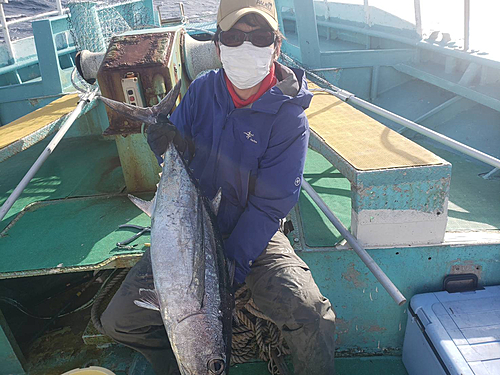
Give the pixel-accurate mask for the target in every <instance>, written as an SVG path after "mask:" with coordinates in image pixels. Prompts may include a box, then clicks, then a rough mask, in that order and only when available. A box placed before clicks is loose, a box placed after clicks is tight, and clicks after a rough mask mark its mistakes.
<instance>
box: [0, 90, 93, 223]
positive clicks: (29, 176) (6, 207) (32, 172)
mask: <svg viewBox="0 0 500 375" xmlns="http://www.w3.org/2000/svg"><path fill="white" fill-rule="evenodd" d="M96 93H97V89H95V90H93V91H92V92H89V93H87V94H85V95H84V97H82V98H81V99H80V102H79V103H78V105H77V106H76V108H75V109H74V110H73V111H72V112H71V113H70V115H69V117H68V118H67V119H66V121H64V124H63V125H62V126H61V129H59V131H58V132H57V133H56V135H55V136H54V138H52V140H51V141H50V143H49V144H48V146H47V147H46V148H45V150H43V151H42V153H41V154H40V156H39V157H38V159H37V160H36V161H35V163H34V164H33V165H32V166H31V168H30V170H29V171H28V173H26V175H25V176H24V177H23V179H22V180H21V182H20V183H19V184H18V185H17V186H16V188H15V189H14V191H13V192H12V193H11V194H10V196H9V198H7V200H6V201H5V203H4V204H3V206H2V207H1V208H0V221H1V220H3V218H4V217H5V215H7V212H8V211H9V210H10V208H11V207H12V205H13V204H14V202H15V201H16V200H17V199H18V198H19V196H20V195H21V193H22V192H23V190H24V189H25V188H26V186H27V185H28V184H29V182H30V181H31V179H32V178H33V177H34V176H35V174H36V173H37V172H38V170H39V169H40V167H41V166H42V165H43V163H44V162H45V160H47V158H48V157H49V155H50V154H52V152H53V151H54V149H55V148H56V147H57V145H58V144H59V142H60V141H61V139H62V137H64V135H65V134H66V132H67V131H68V130H69V128H70V127H71V125H73V123H74V122H75V120H76V118H77V117H78V115H80V113H81V112H82V110H83V108H84V107H85V105H86V104H87V103H88V102H90V101H91V100H92V99H93V98H94V97H95V95H96Z"/></svg>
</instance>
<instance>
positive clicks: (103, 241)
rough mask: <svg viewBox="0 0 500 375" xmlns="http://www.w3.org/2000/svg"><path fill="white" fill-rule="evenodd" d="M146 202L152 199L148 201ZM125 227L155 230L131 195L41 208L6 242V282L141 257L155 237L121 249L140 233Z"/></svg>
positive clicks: (2, 240) (1, 267)
mask: <svg viewBox="0 0 500 375" xmlns="http://www.w3.org/2000/svg"><path fill="white" fill-rule="evenodd" d="M145 198H146V197H145ZM121 224H135V225H140V226H149V225H151V219H150V218H149V217H148V216H147V215H146V214H144V213H142V212H141V211H140V210H139V209H138V208H137V207H135V206H134V205H133V204H132V202H130V200H129V199H128V198H127V196H125V195H120V196H111V197H110V196H103V197H88V198H70V199H63V200H56V201H49V202H40V203H35V204H33V206H31V207H30V208H29V209H28V210H27V211H26V212H23V214H22V216H20V218H19V220H17V221H16V222H15V223H14V224H13V225H12V226H11V227H10V228H8V229H7V230H5V231H4V232H3V237H0V249H1V251H0V256H1V258H2V261H1V262H0V277H1V276H2V275H3V274H4V275H6V274H8V273H13V272H16V273H21V272H26V273H27V274H29V273H30V272H29V271H34V270H55V269H57V268H72V267H85V266H92V265H96V264H99V263H103V262H105V261H107V260H108V259H110V258H111V257H115V256H119V255H124V254H134V253H137V254H140V253H142V252H143V251H144V250H145V247H144V245H143V244H144V243H149V242H151V240H150V236H149V234H147V235H143V236H141V237H140V238H138V239H137V240H135V241H134V242H132V243H131V245H134V244H137V248H136V249H120V248H118V247H117V246H116V243H117V242H121V241H124V240H126V239H128V238H130V237H132V236H133V235H134V234H135V233H137V230H133V229H118V226H119V225H121Z"/></svg>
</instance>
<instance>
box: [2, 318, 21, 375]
mask: <svg viewBox="0 0 500 375" xmlns="http://www.w3.org/2000/svg"><path fill="white" fill-rule="evenodd" d="M22 362H24V358H23V356H22V354H21V351H20V350H19V347H18V346H17V343H16V342H15V339H14V336H13V335H12V332H11V331H10V329H9V327H8V326H7V322H6V321H5V318H4V316H3V314H2V311H0V363H1V370H0V373H2V374H9V375H21V374H24V373H25V371H24V368H23V363H22Z"/></svg>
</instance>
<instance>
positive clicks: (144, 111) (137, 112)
mask: <svg viewBox="0 0 500 375" xmlns="http://www.w3.org/2000/svg"><path fill="white" fill-rule="evenodd" d="M100 99H101V100H102V101H103V102H104V104H106V105H107V106H108V107H109V108H111V109H112V110H113V111H115V112H118V113H119V114H121V115H123V116H125V117H127V118H129V119H131V120H136V121H141V122H145V123H147V124H156V121H157V120H156V114H155V113H154V112H153V110H152V108H151V107H146V108H142V107H137V106H133V105H130V104H128V103H121V102H117V101H116V100H113V99H109V98H106V97H104V96H101V97H100Z"/></svg>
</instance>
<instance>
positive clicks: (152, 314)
mask: <svg viewBox="0 0 500 375" xmlns="http://www.w3.org/2000/svg"><path fill="white" fill-rule="evenodd" d="M217 24H218V29H217V33H216V35H215V37H214V42H215V44H216V48H217V53H218V54H219V56H220V58H221V61H222V65H223V69H221V70H218V71H212V72H209V73H207V74H205V75H204V76H202V77H200V78H198V79H196V80H195V81H194V82H193V83H192V84H191V86H190V88H189V90H188V92H187V93H186V95H185V96H184V98H183V99H182V101H181V104H180V105H179V107H178V108H177V109H176V110H175V112H174V113H173V114H172V116H171V117H170V120H171V122H172V123H173V124H174V125H175V128H176V129H177V131H178V132H179V133H180V134H181V135H182V137H183V138H184V139H187V140H189V142H190V143H191V144H192V145H194V147H188V148H187V150H186V152H185V153H184V156H185V157H186V159H188V160H189V167H190V168H191V169H192V171H193V174H194V176H195V177H196V178H197V179H198V180H199V185H200V189H201V191H202V193H203V194H205V195H206V196H207V197H209V198H213V197H214V196H215V194H216V193H217V191H218V189H219V188H221V189H222V202H221V206H220V208H219V213H218V216H217V219H218V225H219V229H220V231H221V233H222V234H223V236H224V238H225V244H224V245H225V251H226V255H227V257H228V258H229V259H231V260H233V261H234V262H235V264H236V272H235V280H236V282H237V283H243V282H245V283H246V284H247V286H248V288H249V289H250V290H251V292H252V296H253V299H254V302H255V304H256V305H257V306H258V307H259V308H260V309H261V310H262V311H263V312H264V313H265V314H266V315H267V316H268V317H269V318H271V319H272V320H273V321H274V322H275V323H276V324H277V325H278V327H279V328H280V329H281V330H282V332H283V336H284V338H285V340H286V342H287V343H288V345H289V346H290V348H291V349H292V354H293V364H294V368H295V373H296V374H307V375H331V374H334V367H333V357H334V329H335V314H334V312H333V310H332V307H331V305H330V302H329V301H328V300H327V299H326V298H325V297H323V296H322V295H321V293H320V291H319V289H318V287H317V286H316V284H315V282H314V280H313V278H312V276H311V272H310V271H309V268H308V266H307V265H306V264H305V263H304V262H303V261H302V260H301V259H300V258H299V257H298V256H297V255H296V254H295V252H294V251H293V249H292V247H291V246H290V243H289V241H288V239H287V237H286V236H285V234H284V233H283V228H282V226H281V222H282V219H283V218H284V217H285V216H286V215H287V214H288V213H289V211H290V210H291V209H292V208H293V206H294V205H295V204H296V203H297V201H298V198H299V192H300V184H301V179H302V173H303V169H304V161H305V157H306V151H307V143H308V138H309V127H308V122H307V118H306V116H305V114H304V109H305V108H307V107H308V106H309V103H310V101H311V98H312V94H311V93H310V92H309V91H308V90H307V84H306V81H305V76H304V72H303V71H301V70H295V69H290V68H287V67H285V66H283V65H281V64H279V63H278V62H277V61H276V59H277V58H278V56H279V53H280V47H281V34H280V33H279V31H278V21H277V14H276V9H275V4H274V1H272V0H221V2H220V6H219V12H218V16H217ZM171 134H172V131H171V128H168V127H165V126H163V127H162V126H154V125H153V126H150V128H149V129H148V143H149V144H150V146H151V148H152V150H153V152H155V154H156V155H157V156H158V157H160V155H162V154H163V152H164V151H165V149H166V147H167V143H168V142H169V140H170V139H171V138H172V137H171ZM152 283H153V279H152V272H151V264H150V259H149V254H148V253H146V254H145V256H144V257H143V259H142V260H141V261H140V262H139V263H137V265H136V266H135V267H134V268H133V269H132V270H131V271H130V272H129V274H128V276H127V278H126V279H125V281H124V283H123V285H122V286H121V288H120V290H119V291H118V292H117V294H116V295H115V297H114V298H113V299H112V301H111V303H110V305H109V306H108V308H107V310H106V311H105V313H104V314H103V316H102V318H101V320H102V323H103V326H104V328H105V330H106V333H108V335H109V336H111V337H112V338H114V339H115V340H116V341H118V342H121V343H124V344H126V345H128V346H130V347H132V348H134V349H136V350H138V351H140V352H141V353H143V354H144V355H145V356H146V358H147V359H148V360H149V361H150V362H151V363H152V365H153V368H154V369H155V371H156V373H157V374H165V373H169V372H168V371H167V367H168V366H170V367H171V368H174V369H175V370H176V366H174V362H175V360H173V355H172V354H171V350H170V347H169V343H168V339H167V336H166V333H165V330H164V328H163V323H162V320H161V317H160V315H159V313H157V312H156V311H151V310H146V309H141V308H139V307H137V306H135V305H134V303H133V300H134V299H137V298H138V291H139V288H152ZM172 373H175V372H172Z"/></svg>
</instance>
